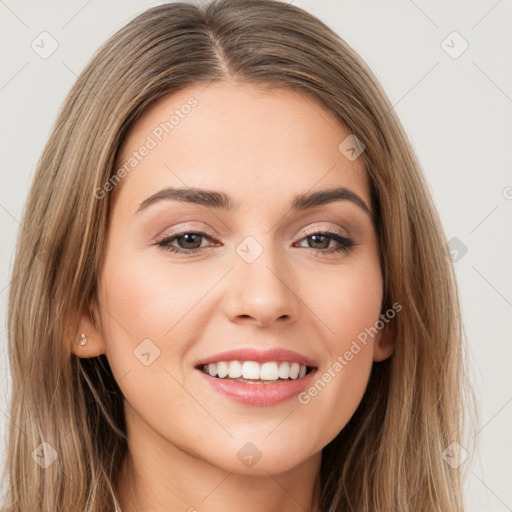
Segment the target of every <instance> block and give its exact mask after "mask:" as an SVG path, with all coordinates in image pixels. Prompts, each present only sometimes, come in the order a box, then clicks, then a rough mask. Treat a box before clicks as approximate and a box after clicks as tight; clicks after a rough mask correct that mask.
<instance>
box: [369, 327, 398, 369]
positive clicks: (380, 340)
mask: <svg viewBox="0 0 512 512" xmlns="http://www.w3.org/2000/svg"><path fill="white" fill-rule="evenodd" d="M394 350H395V343H394V333H393V329H392V328H391V327H390V325H389V324H386V326H385V327H384V328H383V329H381V330H380V331H379V332H378V334H377V336H376V338H375V339H374V342H373V360H374V361H375V362H378V361H384V359H387V358H388V357H389V356H390V355H391V354H392V353H393V351H394Z"/></svg>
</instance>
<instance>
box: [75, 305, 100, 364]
mask: <svg viewBox="0 0 512 512" xmlns="http://www.w3.org/2000/svg"><path fill="white" fill-rule="evenodd" d="M98 309H99V308H98V306H97V303H96V301H94V300H93V302H92V303H91V304H90V306H88V307H84V309H83V310H82V311H81V312H80V314H79V316H80V319H79V323H78V332H75V333H74V335H73V336H72V337H71V345H72V347H71V350H72V352H73V353H74V354H75V355H77V356H78V357H85V358H87V357H96V356H99V355H101V354H105V353H106V350H107V345H106V343H105V340H104V336H103V330H102V328H101V320H100V316H99V311H98ZM82 334H84V335H85V339H86V340H87V341H86V343H85V344H83V345H81V344H80V340H81V339H82Z"/></svg>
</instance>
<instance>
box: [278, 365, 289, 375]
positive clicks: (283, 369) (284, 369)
mask: <svg viewBox="0 0 512 512" xmlns="http://www.w3.org/2000/svg"><path fill="white" fill-rule="evenodd" d="M279 378H280V379H289V378H290V363H281V365H280V366H279Z"/></svg>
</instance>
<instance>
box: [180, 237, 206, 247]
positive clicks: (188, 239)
mask: <svg viewBox="0 0 512 512" xmlns="http://www.w3.org/2000/svg"><path fill="white" fill-rule="evenodd" d="M200 236H201V235H198V234H196V233H187V234H185V235H182V236H180V239H185V243H186V244H194V242H195V243H196V245H197V240H194V237H198V238H199V237H200ZM180 245H181V244H180ZM200 245H201V242H199V246H200ZM199 246H197V247H199ZM185 248H186V249H190V247H185ZM193 248H196V247H193Z"/></svg>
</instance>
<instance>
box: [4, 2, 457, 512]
mask: <svg viewBox="0 0 512 512" xmlns="http://www.w3.org/2000/svg"><path fill="white" fill-rule="evenodd" d="M444 245H445V238H444V235H443V232H442V229H441V226H440V222H439V220H438V216H437V213H436V211H435V208H434V206H433V204H432V201H431V198H430V196H429V193H428V189H427V187H426V185H425V182H424V179H423V177H422V173H421V170H420V166H419V164H418V162H417V160H416V158H415V155H414V153H413V151H412V149H411V147H410V145H409V143H408V141H407V137H406V136H405V134H404V131H403V129H402V127H401V125H400V122H399V120H398V119H397V117H396V115H395V113H394V112H393V110H392V108H391V105H390V103H389V101H388V99H387V97H386V95H385V93H384V92H383V91H382V89H381V87H380V86H379V84H378V83H377V81H376V79H375V78H374V76H373V75H372V73H371V71H370V70H369V69H368V68H367V66H365V65H364V63H363V62H362V61H361V59H360V58H359V57H358V56H357V54H355V52H354V51H353V50H352V49H351V48H350V47H349V46H348V45H347V44H346V43H345V42H344V41H343V40H341V39H340V38H339V36H337V35H336V34H335V33H333V32H332V31H331V30H330V29H329V28H328V27H326V26H325V25H324V24H323V23H321V22H320V21H319V20H317V19H316V18H314V17H313V16H311V15H309V14H308V13H306V12H305V11H303V10H301V9H299V8H297V7H295V6H292V5H288V4H286V3H284V2H283V3H282V2H277V1H272V0H252V1H248V0H220V1H214V2H211V3H209V4H207V5H203V6H201V7H199V6H196V5H192V4H186V3H173V4H166V5H162V6H158V7H154V8H151V9H149V10H147V11H146V12H144V13H142V14H141V15H139V16H138V17H136V18H135V19H134V20H132V21H131V22H130V23H129V24H128V25H126V26H125V27H124V28H122V29H121V30H120V31H119V32H117V33H116V34H114V36H112V37H111V38H110V39H109V40H108V41H107V42H106V43H105V44H104V45H103V46H102V48H101V49H100V50H99V51H98V52H97V54H96V55H95V56H94V58H93V59H92V61H91V62H90V63H89V65H88V66H87V67H86V69H85V70H84V71H83V72H82V73H81V75H80V76H79V78H78V80H77V82H76V84H75V85H74V87H73V89H72V90H71V92H70V93H69V95H68V97H67V99H66V101H65V104H64V106H63V108H62V110H61V112H60V114H59V117H58V119H57V122H56V125H55V127H54V130H53V132H52V134H51V136H50V139H49V141H48V144H47V146H46V148H45V150H44V152H43V155H42V157H41V160H40V162H39V165H38V169H37V173H36V176H35V178H34V182H33V185H32V189H31V192H30V194H29V198H28V202H27V207H26V212H25V215H24V218H23V222H22V229H21V230H20V238H19V240H18V246H17V252H16V260H15V265H14V269H13V276H14V280H13V284H12V287H11V291H10V299H9V300H10V302H9V355H10V364H11V372H12V379H13V385H12V386H13V387H12V389H13V391H12V393H13V400H12V403H11V414H10V419H11V423H10V432H9V434H10V443H9V453H8V464H7V476H8V479H9V488H8V496H7V498H8V501H7V503H6V507H7V508H6V509H7V510H9V511H21V510H24V511H25V510H31V511H32V510H33V511H50V510H52V511H54V510H73V511H75V510H83V511H91V512H92V511H95V512H96V511H111V510H113V509H115V510H122V511H123V512H132V511H137V510H144V511H160V510H190V511H192V510H199V511H200V510H220V509H221V508H222V510H223V511H226V510H231V509H232V510H235V509H236V510H239V509H247V510H251V511H260V510H261V511H263V510H265V511H271V510H276V511H277V510H280V511H291V510H308V511H322V512H323V511H332V512H334V511H347V510H352V511H370V510H371V511H376V510H378V511H396V510H408V511H409V510H410V511H418V510H442V511H447V510H454V511H455V510H457V511H458V510H461V509H462V506H463V505H462V496H461V475H460V464H459V463H457V461H456V460H455V462H454V459H457V447H460V446H461V444H462V445H463V444H464V443H463V442H462V440H461V430H462V404H461V392H462V389H463V388H462V386H463V384H464V373H463V366H462V339H461V338H462V337H461V325H460V313H459V304H458V297H457V289H456V284H455V280H454V275H453V270H452V266H451V263H450V261H449V259H448V257H447V254H446V252H445V250H444ZM20 426H23V427H20ZM18 427H20V428H18ZM459 443H460V444H459ZM447 450H448V451H447ZM447 454H448V455H447ZM448 462H449V463H448Z"/></svg>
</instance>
